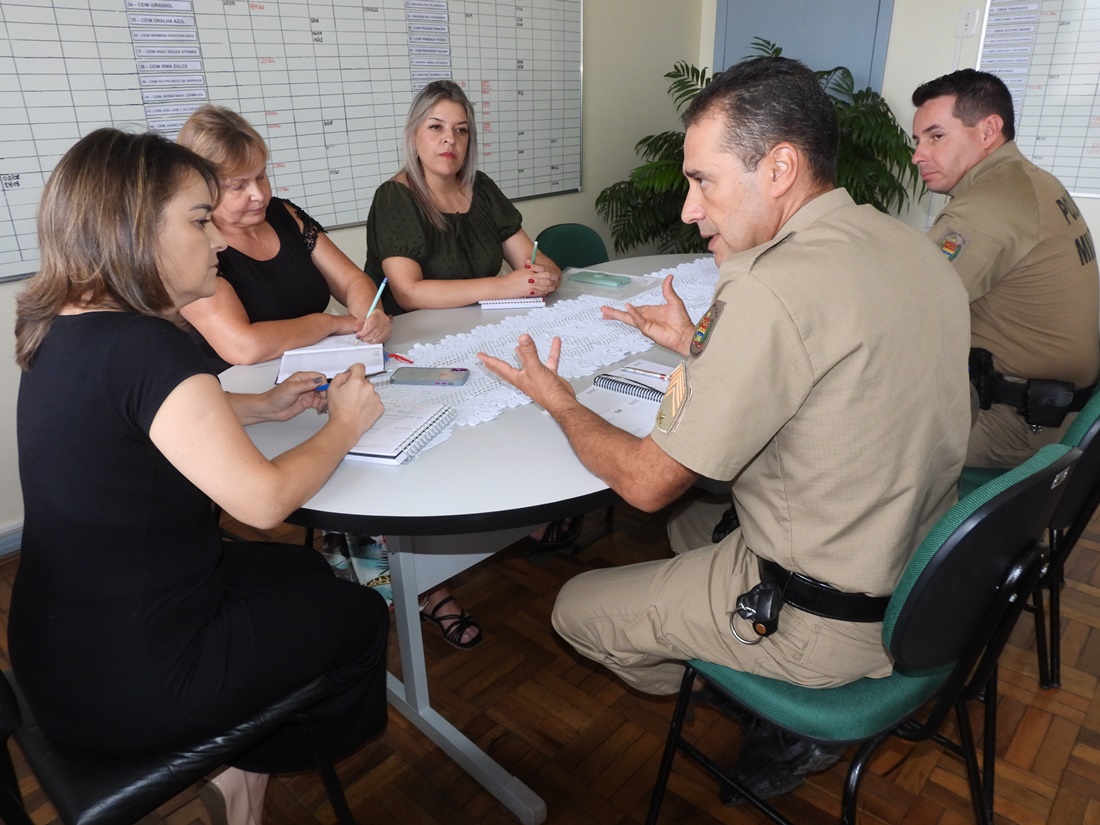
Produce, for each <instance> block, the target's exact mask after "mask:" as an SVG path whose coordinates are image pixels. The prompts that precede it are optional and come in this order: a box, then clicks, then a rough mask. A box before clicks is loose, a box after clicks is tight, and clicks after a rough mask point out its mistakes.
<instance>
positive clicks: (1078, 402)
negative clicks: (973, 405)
mask: <svg viewBox="0 0 1100 825" xmlns="http://www.w3.org/2000/svg"><path fill="white" fill-rule="evenodd" d="M1027 386H1028V382H1026V381H1009V380H1008V379H1007V378H1005V377H1004V376H1003V375H1000V374H995V375H994V376H993V403H994V404H1009V405H1011V406H1013V407H1015V408H1016V409H1017V410H1021V411H1022V410H1024V409H1026V408H1027V400H1028V398H1027ZM1071 386H1072V384H1066V385H1065V389H1063V390H1062V393H1063V394H1064V401H1065V402H1066V403H1063V404H1059V405H1058V406H1060V407H1064V408H1065V410H1066V412H1080V411H1081V410H1083V409H1084V408H1085V404H1086V403H1087V402H1088V400H1089V398H1090V397H1091V396H1092V393H1093V390H1095V389H1096V385H1095V384H1093V385H1092V386H1091V387H1082V388H1081V389H1078V390H1074V389H1070V387H1071Z"/></svg>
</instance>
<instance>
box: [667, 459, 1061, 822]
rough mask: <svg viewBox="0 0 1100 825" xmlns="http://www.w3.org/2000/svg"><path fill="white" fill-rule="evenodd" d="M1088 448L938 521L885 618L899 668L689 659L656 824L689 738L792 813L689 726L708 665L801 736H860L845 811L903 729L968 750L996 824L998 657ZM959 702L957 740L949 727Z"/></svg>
mask: <svg viewBox="0 0 1100 825" xmlns="http://www.w3.org/2000/svg"><path fill="white" fill-rule="evenodd" d="M1079 455H1080V453H1079V452H1078V451H1077V450H1071V448H1069V447H1067V446H1065V445H1061V444H1052V445H1049V446H1047V447H1044V448H1043V449H1042V450H1040V451H1039V453H1037V454H1036V455H1035V457H1033V458H1032V459H1030V460H1029V461H1027V462H1025V463H1024V464H1022V465H1021V466H1020V467H1018V468H1016V469H1015V470H1011V471H1009V472H1008V473H1006V474H1004V475H1002V476H1000V477H998V478H997V479H994V480H993V481H991V482H990V483H989V484H987V485H985V486H983V487H981V488H980V489H978V490H976V491H975V492H974V493H972V494H971V495H969V496H967V497H966V498H965V499H964V500H963V501H960V502H959V503H958V504H956V505H955V506H954V507H952V508H951V509H950V510H948V512H947V513H946V514H944V516H943V517H942V518H941V519H940V520H939V522H937V524H936V525H935V526H934V527H933V528H932V530H931V531H930V532H929V534H928V536H927V537H926V538H925V539H924V541H923V542H922V543H921V545H920V547H918V549H917V551H916V553H915V554H914V556H913V558H912V560H911V561H910V562H909V564H908V565H907V566H906V569H905V571H904V573H903V574H902V578H901V581H900V582H899V583H898V586H897V589H896V590H895V592H894V595H893V597H892V598H891V599H890V604H889V607H888V609H887V614H886V619H885V621H884V622H883V629H882V637H883V642H884V644H885V645H886V647H887V649H888V650H889V651H890V654H891V656H892V657H893V659H894V663H895V664H894V670H893V673H891V674H890V675H889V676H888V677H886V678H883V679H860V680H858V681H856V682H853V683H851V684H847V685H843V686H841V687H837V688H826V689H813V688H804V687H798V686H796V685H792V684H789V683H787V682H783V681H779V680H775V679H767V678H764V677H760V676H754V675H752V674H749V673H742V672H739V671H735V670H731V669H730V668H726V667H722V666H720V665H716V664H713V663H710V662H705V661H702V660H699V659H693V660H691V661H690V662H688V666H687V669H686V672H685V674H684V679H683V682H682V683H681V686H680V692H679V695H678V697H677V700H676V709H675V711H674V713H673V718H672V725H671V728H670V730H669V736H668V741H667V742H666V745H665V751H664V756H663V759H662V761H661V766H660V770H659V772H658V775H657V782H656V786H655V788H654V791H653V798H652V802H651V805H650V809H649V817H648V819H647V820H646V822H647V823H648V825H656V823H657V817H658V815H659V813H660V807H661V801H662V799H663V797H664V791H665V786H666V785H667V783H668V776H669V772H670V770H671V767H672V760H673V757H674V756H675V753H676V750H677V748H678V747H679V748H682V749H683V750H684V751H686V752H687V753H688V754H689V755H690V756H692V757H693V758H694V759H696V760H697V761H698V762H699V763H700V764H702V765H703V766H704V767H705V768H707V770H709V771H710V772H711V773H712V774H714V775H715V776H716V777H718V779H719V781H720V782H723V783H726V785H728V786H731V787H732V788H733V789H734V790H736V791H737V792H739V793H740V794H741V795H742V796H743V797H744V798H745V799H746V800H747V802H748V803H750V804H752V805H753V806H755V807H756V808H758V809H759V810H761V811H763V812H764V813H765V814H766V815H767V816H768V817H769V818H771V819H772V820H773V821H775V822H780V823H787V822H788V820H787V819H785V818H784V817H783V816H782V815H781V814H779V812H778V811H776V810H775V809H774V808H772V807H771V806H769V805H768V804H767V803H766V802H764V801H763V800H761V799H759V798H758V797H756V796H755V795H754V794H752V793H751V792H750V791H748V790H747V789H746V788H744V787H743V786H742V785H740V784H739V783H738V782H737V781H736V780H735V779H734V778H733V777H732V776H731V775H730V774H729V772H727V771H725V770H723V769H722V768H720V767H719V766H718V765H717V764H715V763H714V761H713V760H711V759H709V758H708V757H707V756H706V755H705V754H703V753H702V751H700V750H699V749H698V748H697V747H696V746H695V745H693V744H692V743H690V742H688V741H686V740H685V739H684V738H683V737H682V735H681V733H682V727H683V721H684V717H685V715H686V713H687V710H688V705H689V701H690V698H691V693H692V686H693V683H694V681H695V678H696V677H697V676H698V677H700V678H702V679H704V680H705V681H707V682H708V683H709V684H710V685H711V687H712V688H714V689H715V690H717V691H719V692H720V693H721V694H722V695H724V696H726V697H728V698H729V699H730V700H731V701H732V702H734V703H735V704H737V705H738V706H740V707H742V708H744V709H745V710H747V711H748V712H749V713H750V714H752V715H755V716H758V717H761V718H763V719H765V720H767V721H769V722H771V723H772V724H774V725H777V726H778V727H780V728H781V729H783V730H786V731H790V732H792V733H794V734H795V735H797V736H799V737H802V738H804V739H810V740H813V741H816V742H820V743H825V744H829V745H838V744H855V743H858V744H859V748H858V750H857V752H856V755H855V758H854V759H853V760H852V763H851V766H850V767H849V769H848V774H847V779H846V781H845V786H844V798H843V803H842V812H841V822H843V823H847V824H848V825H851V823H854V822H855V816H856V794H857V791H858V789H859V782H860V779H861V777H862V775H863V771H864V769H865V768H866V766H867V764H868V762H869V761H870V759H871V757H872V756H873V755H874V753H875V751H876V750H877V749H878V747H879V745H881V744H882V742H884V741H885V740H886V739H887V738H888V737H889V736H891V735H895V736H899V737H900V738H902V739H906V740H908V741H921V740H924V739H933V740H934V741H936V742H937V743H939V744H941V745H943V746H944V747H946V748H948V749H949V750H951V751H952V752H954V753H956V754H957V755H959V756H960V757H962V759H963V762H964V763H965V765H966V773H967V780H968V783H969V787H970V795H971V802H972V804H973V807H974V816H975V819H976V820H977V821H978V822H979V823H983V825H991V823H992V821H993V781H994V761H995V744H996V693H997V659H998V657H999V656H1000V654H1001V650H1002V649H1003V648H1004V645H1005V642H1006V641H1007V639H1008V636H1009V634H1010V633H1011V632H1012V628H1013V626H1014V625H1015V623H1016V620H1017V618H1018V617H1019V615H1020V613H1021V611H1022V610H1023V606H1024V604H1025V603H1026V601H1027V598H1028V596H1029V595H1030V593H1031V592H1032V591H1033V590H1034V588H1035V586H1036V583H1037V582H1038V581H1039V578H1040V576H1041V575H1042V573H1043V565H1044V551H1045V546H1044V545H1043V543H1042V537H1043V534H1044V532H1045V530H1046V526H1047V524H1048V523H1049V521H1050V517H1051V514H1052V513H1053V511H1054V508H1055V506H1056V505H1057V503H1058V499H1059V497H1060V496H1061V495H1062V492H1063V490H1064V488H1065V487H1066V486H1067V485H1066V483H1065V481H1066V479H1067V477H1068V476H1069V474H1070V472H1071V469H1072V466H1073V462H1074V461H1076V459H1077V457H1078V456H1079ZM781 626H782V620H781ZM780 632H782V631H780ZM979 696H980V697H981V698H982V699H983V700H984V702H985V714H984V717H985V718H984V741H983V760H982V766H981V768H979V765H978V760H977V753H976V748H975V744H974V734H973V731H972V729H971V725H970V716H969V714H968V713H967V704H968V703H969V702H970V701H971V700H973V699H975V698H978V697H979ZM952 710H954V712H955V717H956V722H957V725H958V729H959V737H960V741H959V742H957V743H956V742H953V741H951V740H949V739H947V738H945V737H943V736H942V735H940V734H939V733H938V730H939V728H940V725H941V724H942V723H943V721H944V720H945V719H946V717H947V716H948V714H949V713H951V711H952Z"/></svg>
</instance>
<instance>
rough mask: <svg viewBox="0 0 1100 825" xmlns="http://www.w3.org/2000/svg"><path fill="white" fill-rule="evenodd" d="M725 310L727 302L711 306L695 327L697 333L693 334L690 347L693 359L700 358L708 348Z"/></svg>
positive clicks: (719, 302)
mask: <svg viewBox="0 0 1100 825" xmlns="http://www.w3.org/2000/svg"><path fill="white" fill-rule="evenodd" d="M725 308H726V302H725V301H715V302H714V303H713V304H711V305H710V309H708V310H707V311H706V312H705V313H703V317H702V318H700V319H699V323H698V324H696V325H695V332H694V333H693V334H692V336H691V343H690V344H689V345H688V352H689V353H691V355H692V356H693V357H695V358H698V357H699V356H700V355H701V354H702V353H703V350H705V349H706V348H707V341H708V340H709V339H710V335H711V333H713V332H714V328H715V327H716V326H717V325H718V319H719V318H720V317H721V316H722V310H723V309H725Z"/></svg>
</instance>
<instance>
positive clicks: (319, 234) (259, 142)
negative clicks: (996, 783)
mask: <svg viewBox="0 0 1100 825" xmlns="http://www.w3.org/2000/svg"><path fill="white" fill-rule="evenodd" d="M176 141H177V142H178V143H179V144H181V145H182V146H186V147H187V148H188V149H191V150H192V151H193V152H196V153H197V154H199V155H201V156H202V157H204V158H206V159H207V160H208V161H210V162H212V163H213V164H214V166H215V167H216V168H217V169H218V176H219V178H220V180H221V186H222V199H221V201H220V202H219V203H218V206H217V208H216V209H215V210H214V225H215V226H217V227H218V229H219V230H220V231H221V233H222V234H223V235H224V236H225V239H226V242H227V243H228V246H227V247H226V249H224V250H223V251H222V252H220V253H219V254H218V265H219V272H218V275H219V277H218V280H217V282H216V288H215V290H214V294H213V295H212V296H211V297H209V298H206V299H204V300H202V301H196V302H195V303H194V304H191V305H190V306H188V307H186V308H185V309H184V310H183V316H184V317H185V318H186V319H187V320H188V321H189V322H190V323H191V324H192V326H194V328H195V329H196V330H197V331H198V332H199V333H200V335H201V336H202V339H203V340H202V343H203V344H204V345H205V347H206V351H207V355H208V356H209V357H210V358H211V359H212V362H213V363H214V364H215V365H216V366H218V367H219V368H221V369H224V368H225V367H227V366H229V365H230V364H255V363H257V362H258V361H266V360H268V359H271V358H278V357H279V356H280V355H282V354H283V352H285V351H286V350H288V349H294V348H296V347H303V346H308V345H309V344H315V343H317V342H318V341H320V340H321V339H322V338H325V337H326V336H329V335H336V334H349V333H355V334H356V335H357V336H358V337H359V338H360V339H362V340H363V341H366V342H368V343H372V344H375V343H381V342H383V341H385V340H386V339H387V338H389V336H390V331H391V328H392V322H391V319H390V318H389V316H388V315H386V313H385V311H384V310H383V309H382V308H381V307H378V308H376V309H375V310H374V312H372V313H370V315H369V316H368V315H367V310H368V309H369V308H370V305H371V303H372V302H373V300H374V296H375V292H376V287H375V285H374V284H373V283H372V282H371V280H370V278H368V277H367V276H366V275H365V274H364V273H363V270H361V269H360V268H359V267H357V266H356V265H355V264H354V263H352V261H351V260H350V259H349V258H348V257H347V255H345V254H344V253H343V252H341V251H340V249H339V247H337V246H336V244H334V243H333V242H332V241H331V240H330V239H329V237H328V235H327V234H326V233H325V230H324V227H322V226H321V225H320V224H319V223H317V221H315V220H313V218H311V217H310V216H309V215H308V214H306V212H305V210H303V209H302V208H301V207H299V206H297V205H296V204H294V203H292V202H290V201H288V200H283V199H282V198H276V197H272V193H271V182H270V181H269V180H268V177H267V161H268V151H267V145H266V144H265V143H264V141H263V138H261V137H260V135H259V133H258V132H257V131H256V130H255V129H253V128H252V126H251V124H249V123H248V121H247V120H245V119H244V118H243V117H241V116H240V115H239V114H237V113H236V112H234V111H232V110H231V109H226V108H225V107H222V106H213V105H205V106H200V107H199V108H198V109H196V110H195V112H194V113H193V114H192V115H191V117H189V118H188V119H187V122H186V123H184V125H183V127H182V128H181V129H180V133H179V135H178V137H177V138H176ZM331 297H335V298H336V300H338V301H339V302H340V303H341V304H343V305H344V306H345V307H347V308H348V312H349V314H347V315H333V314H329V313H326V312H325V308H326V307H327V306H328V304H329V299H330V298H331Z"/></svg>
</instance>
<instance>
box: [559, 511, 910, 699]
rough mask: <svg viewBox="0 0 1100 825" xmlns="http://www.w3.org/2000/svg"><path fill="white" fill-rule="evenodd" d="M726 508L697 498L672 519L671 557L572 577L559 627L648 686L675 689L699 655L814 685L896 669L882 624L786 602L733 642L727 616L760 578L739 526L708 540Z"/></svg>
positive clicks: (588, 652) (587, 652) (632, 681)
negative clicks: (760, 628)
mask: <svg viewBox="0 0 1100 825" xmlns="http://www.w3.org/2000/svg"><path fill="white" fill-rule="evenodd" d="M724 510H725V505H724V504H704V503H702V502H693V503H692V504H690V505H688V507H687V508H685V509H683V510H681V511H680V512H679V513H678V514H676V515H675V516H673V518H672V519H670V520H669V527H668V533H669V539H670V541H671V544H672V549H673V551H674V552H675V553H676V556H675V557H673V558H671V559H668V560H665V561H652V562H645V563H642V564H632V565H627V566H626V567H617V568H610V569H606V570H593V571H590V572H588V573H582V574H581V575H579V576H577V577H575V578H574V579H572V580H570V581H568V582H566V584H565V586H564V587H563V588H562V590H561V593H559V594H558V599H557V602H556V603H555V605H554V614H553V624H554V629H555V630H557V632H558V633H559V634H561V636H562V637H563V638H564V639H565V640H566V641H567V642H569V643H570V644H571V645H573V647H575V648H576V649H577V651H578V652H579V653H581V654H582V655H583V656H586V657H588V658H589V659H592V660H593V661H596V662H599V663H600V664H603V665H605V666H607V667H608V668H610V669H611V670H612V671H613V672H614V673H615V674H616V675H617V676H619V677H620V678H621V679H623V681H625V682H626V683H627V684H629V685H631V686H633V687H635V688H637V689H638V690H641V691H643V692H645V693H654V694H669V693H675V692H676V690H677V689H678V688H679V686H680V681H681V679H682V678H683V675H684V668H683V664H682V662H683V661H684V660H686V659H693V658H698V659H704V660H706V661H708V662H714V663H716V664H721V665H725V666H726V667H730V668H734V669H736V670H742V671H748V672H751V673H756V674H758V675H761V676H768V677H771V678H773V679H782V680H784V681H788V682H794V683H795V684H801V685H806V686H809V687H833V686H836V685H842V684H845V683H847V682H851V681H854V680H856V679H859V678H861V677H864V676H874V677H882V676H886V675H888V674H889V673H890V663H889V660H888V658H887V655H886V652H885V650H884V649H883V645H882V625H881V624H880V623H873V624H861V623H855V622H839V621H833V620H829V619H822V618H820V617H817V616H811V615H810V614H808V613H803V612H802V611H800V610H796V609H794V608H792V607H789V606H788V607H786V608H784V609H783V612H782V614H781V615H780V617H779V630H778V632H776V633H774V634H772V635H771V636H768V637H766V638H764V639H762V640H761V641H760V642H759V643H758V644H754V645H745V644H742V643H741V642H739V641H737V639H736V637H735V636H734V635H733V633H732V632H731V631H730V625H729V622H730V619H729V614H730V612H731V611H733V609H734V605H735V603H736V601H737V597H738V596H739V595H740V594H742V593H744V592H746V591H747V590H750V589H751V588H752V587H754V586H755V585H756V584H758V583H759V581H760V575H759V572H758V569H757V561H756V557H755V556H754V555H753V554H752V553H749V552H748V551H747V550H745V549H744V547H743V545H742V542H741V537H740V530H736V531H734V532H733V533H732V534H730V535H729V536H727V537H726V539H724V540H723V541H722V542H721V543H719V544H711V543H710V534H711V531H712V530H713V528H714V525H715V524H716V523H717V521H718V519H719V518H720V517H721V515H722V512H723V511H724ZM735 621H736V622H737V625H736V626H737V632H738V633H739V634H740V635H741V636H742V637H743V638H746V639H751V638H755V634H753V632H752V630H751V629H750V627H749V623H748V622H746V621H745V620H743V619H741V618H739V617H738V618H737V619H736V620H735Z"/></svg>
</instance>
